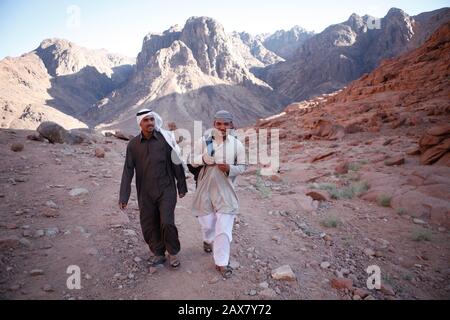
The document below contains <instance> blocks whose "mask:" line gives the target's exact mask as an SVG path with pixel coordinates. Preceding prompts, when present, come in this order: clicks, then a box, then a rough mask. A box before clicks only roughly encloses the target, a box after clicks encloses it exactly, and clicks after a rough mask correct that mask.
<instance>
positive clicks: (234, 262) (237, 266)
mask: <svg viewBox="0 0 450 320" xmlns="http://www.w3.org/2000/svg"><path fill="white" fill-rule="evenodd" d="M230 267H231V268H232V269H234V270H236V269H238V268H239V267H240V264H239V262H237V261H236V260H231V261H230Z"/></svg>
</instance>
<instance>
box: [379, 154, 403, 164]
mask: <svg viewBox="0 0 450 320" xmlns="http://www.w3.org/2000/svg"><path fill="white" fill-rule="evenodd" d="M404 163H405V158H404V157H403V156H396V157H392V158H389V159H387V160H386V161H384V164H385V165H387V166H398V165H401V164H404Z"/></svg>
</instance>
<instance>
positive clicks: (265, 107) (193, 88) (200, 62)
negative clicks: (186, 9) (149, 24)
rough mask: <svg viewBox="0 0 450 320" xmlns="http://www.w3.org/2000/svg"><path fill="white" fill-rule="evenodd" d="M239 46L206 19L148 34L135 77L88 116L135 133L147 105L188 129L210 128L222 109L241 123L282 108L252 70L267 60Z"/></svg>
mask: <svg viewBox="0 0 450 320" xmlns="http://www.w3.org/2000/svg"><path fill="white" fill-rule="evenodd" d="M235 44H236V41H233V40H232V37H230V36H229V35H227V34H226V33H225V30H224V29H223V27H222V26H221V25H220V24H219V23H218V22H217V21H215V20H214V19H211V18H207V17H193V18H190V19H188V20H187V22H186V24H185V26H184V27H183V28H182V29H180V28H179V27H173V28H171V29H169V30H167V31H165V32H164V33H163V34H156V35H155V34H150V35H147V36H146V37H145V39H144V42H143V46H142V51H141V52H140V53H139V55H138V58H137V64H136V71H135V73H134V74H133V76H132V78H131V79H130V80H129V81H128V82H127V84H126V85H125V86H124V87H123V88H121V89H119V90H115V91H114V92H113V93H112V94H110V95H109V96H108V97H106V98H105V99H103V100H102V101H100V102H99V103H98V104H97V106H96V108H93V110H90V111H89V113H88V115H87V117H89V118H90V119H92V121H93V122H94V123H99V122H100V123H103V124H101V125H99V128H106V129H110V128H120V129H126V130H129V131H133V132H134V131H135V130H136V124H135V121H134V118H135V111H136V109H138V108H143V107H148V108H152V109H154V110H156V111H157V112H159V113H160V114H161V115H162V116H163V118H164V119H165V120H166V121H176V122H177V124H178V126H179V127H183V128H187V129H192V127H193V120H194V119H195V120H202V121H204V122H205V124H206V125H209V124H210V122H211V118H212V115H213V114H214V113H215V111H217V110H219V109H229V110H230V111H231V112H233V113H234V114H235V116H236V119H237V121H236V122H237V124H238V125H240V124H246V123H249V122H251V121H254V120H255V119H257V118H258V117H260V116H261V115H268V114H270V113H273V112H274V111H275V110H280V107H281V105H282V104H283V101H282V99H281V98H280V97H279V96H278V95H277V94H276V93H275V92H273V90H272V89H271V88H270V87H269V86H268V85H267V84H266V83H264V82H263V81H261V80H259V79H258V78H256V77H255V76H254V75H253V74H252V73H251V72H250V70H249V67H251V66H252V65H254V64H262V62H261V61H259V60H257V59H256V58H255V57H253V56H250V55H249V52H248V51H247V55H246V56H243V55H242V52H243V51H242V50H239V48H236V47H235ZM241 49H242V47H241ZM249 57H250V60H249V59H248V58H249Z"/></svg>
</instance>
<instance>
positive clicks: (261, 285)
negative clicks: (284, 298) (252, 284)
mask: <svg viewBox="0 0 450 320" xmlns="http://www.w3.org/2000/svg"><path fill="white" fill-rule="evenodd" d="M259 287H260V288H263V289H267V288H268V287H269V284H268V283H267V281H264V282H261V283H260V284H259Z"/></svg>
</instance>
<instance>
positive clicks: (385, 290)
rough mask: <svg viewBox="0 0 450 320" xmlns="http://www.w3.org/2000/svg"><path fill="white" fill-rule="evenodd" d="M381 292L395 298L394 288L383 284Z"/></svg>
mask: <svg viewBox="0 0 450 320" xmlns="http://www.w3.org/2000/svg"><path fill="white" fill-rule="evenodd" d="M380 291H381V292H382V293H383V294H385V295H387V296H395V292H394V290H393V289H392V287H391V286H390V285H388V284H386V283H382V284H381V288H380Z"/></svg>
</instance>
